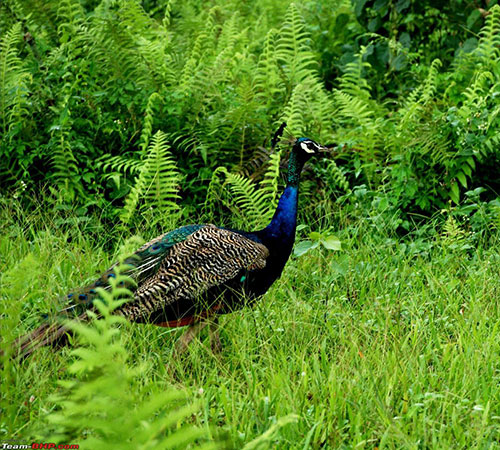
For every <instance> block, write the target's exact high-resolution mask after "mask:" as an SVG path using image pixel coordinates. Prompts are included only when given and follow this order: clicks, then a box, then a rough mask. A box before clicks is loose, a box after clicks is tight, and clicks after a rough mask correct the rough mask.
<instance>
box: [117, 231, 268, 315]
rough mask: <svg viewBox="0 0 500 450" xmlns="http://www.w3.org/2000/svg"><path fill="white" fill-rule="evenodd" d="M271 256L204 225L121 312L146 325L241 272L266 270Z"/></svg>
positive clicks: (175, 248) (175, 249) (233, 235)
mask: <svg viewBox="0 0 500 450" xmlns="http://www.w3.org/2000/svg"><path fill="white" fill-rule="evenodd" d="M268 256H269V250H268V249H267V247H265V246H264V245H262V244H260V243H258V242H255V241H252V240H251V239H248V238H246V237H245V236H243V235H241V234H239V233H235V232H233V231H229V230H224V229H221V228H218V227H216V226H214V225H206V226H203V227H202V228H200V229H199V230H197V231H195V232H194V233H192V234H191V235H190V236H189V237H188V238H186V239H185V240H184V241H182V242H179V243H178V244H175V245H174V246H173V247H172V248H171V250H170V252H169V254H168V255H167V256H166V257H165V259H164V260H163V261H162V262H161V264H160V266H159V268H158V271H157V272H156V273H155V274H154V275H152V276H151V277H150V278H148V279H147V280H144V282H143V283H141V285H140V286H139V287H138V289H137V290H136V291H135V293H134V300H133V301H131V302H128V303H126V304H124V305H123V306H122V308H121V310H120V313H121V314H122V315H124V316H125V317H127V318H128V319H129V320H131V321H139V322H142V321H145V322H146V321H148V319H149V318H150V317H153V316H156V315H158V312H159V311H164V310H166V307H168V306H169V305H172V304H174V303H176V302H181V301H182V302H189V301H191V302H192V303H193V304H194V303H195V302H196V300H197V299H200V298H202V297H203V295H204V293H206V292H207V291H208V290H209V289H211V288H214V287H217V286H223V285H224V284H225V283H227V282H228V281H230V280H232V279H233V278H234V277H236V276H237V275H238V273H239V272H241V271H242V270H256V269H263V268H264V267H265V265H266V258H267V257H268ZM171 319H172V320H174V319H178V317H172V318H171ZM168 320H170V318H168Z"/></svg>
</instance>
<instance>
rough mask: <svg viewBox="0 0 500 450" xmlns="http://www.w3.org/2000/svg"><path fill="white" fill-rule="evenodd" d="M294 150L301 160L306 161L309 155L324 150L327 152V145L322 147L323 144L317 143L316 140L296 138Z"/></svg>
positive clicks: (318, 153) (320, 152)
mask: <svg viewBox="0 0 500 450" xmlns="http://www.w3.org/2000/svg"><path fill="white" fill-rule="evenodd" d="M293 148H294V151H295V152H296V153H297V156H298V157H299V159H301V160H302V161H304V162H305V161H307V160H308V159H309V158H310V157H311V156H315V155H320V154H322V153H324V152H327V151H328V150H329V149H328V147H324V146H323V145H319V144H318V143H317V142H314V141H313V140H312V139H309V138H304V137H301V138H298V139H297V140H296V141H295V144H294V145H293Z"/></svg>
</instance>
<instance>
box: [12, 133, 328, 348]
mask: <svg viewBox="0 0 500 450" xmlns="http://www.w3.org/2000/svg"><path fill="white" fill-rule="evenodd" d="M284 127H285V124H282V125H281V127H280V129H279V130H278V132H277V133H276V134H275V136H274V138H273V147H274V145H275V144H276V141H277V139H278V138H279V136H280V135H281V134H282V133H283V129H284ZM292 142H293V141H292ZM326 151H328V147H324V146H322V145H319V144H317V143H316V142H315V141H313V140H312V139H309V138H304V137H302V138H298V139H296V140H295V141H294V143H293V147H292V150H291V153H290V159H289V164H288V180H287V185H286V188H285V190H284V192H283V193H282V195H281V197H280V199H279V202H278V205H277V208H276V211H275V212H274V215H273V217H272V220H271V222H270V223H269V225H267V226H266V227H265V228H263V229H260V230H257V231H240V230H235V229H230V228H222V227H217V226H215V225H211V224H196V225H187V226H183V227H180V228H177V229H175V230H173V231H170V232H167V233H165V234H163V235H161V236H158V237H156V238H155V239H153V240H152V241H150V242H148V243H147V244H145V245H143V246H142V247H141V248H139V249H138V250H137V251H136V252H135V253H134V254H133V255H132V256H131V257H129V258H127V259H126V260H125V261H124V262H125V264H127V267H130V269H128V270H127V275H129V276H130V277H131V278H133V279H134V281H135V283H134V286H133V287H131V286H127V287H128V288H129V289H131V290H133V298H132V299H131V300H130V301H128V302H125V303H123V304H122V305H121V306H120V307H119V308H118V309H116V310H115V311H114V313H115V314H119V315H121V316H123V317H125V318H126V319H128V320H129V321H131V322H136V323H149V324H154V325H158V326H163V327H184V326H189V328H188V331H187V332H186V333H185V335H184V337H183V339H181V341H179V346H178V349H179V350H180V351H182V350H184V349H185V348H186V347H187V345H188V344H189V342H190V341H191V340H192V339H193V337H194V336H195V335H196V334H197V333H198V332H199V331H200V330H201V328H203V327H204V326H205V325H206V324H207V323H209V322H210V320H211V318H214V317H215V318H216V317H217V315H218V314H223V313H228V312H232V311H234V310H237V309H239V308H241V307H243V306H244V305H251V304H252V303H254V302H255V301H256V300H257V299H258V298H259V297H261V296H262V295H263V294H264V293H265V292H266V291H267V290H268V289H269V287H270V286H271V285H272V284H273V282H274V281H275V280H276V279H277V278H278V277H279V276H280V275H281V273H282V271H283V268H284V267H285V264H286V262H287V260H288V258H289V256H290V253H291V251H292V247H293V244H294V240H295V230H296V226H297V205H298V195H299V178H300V173H301V171H302V168H303V166H304V164H305V163H306V162H307V161H308V160H309V159H310V158H311V157H312V156H315V155H320V154H322V153H323V152H326ZM115 266H116V264H114V265H113V266H112V267H111V268H110V269H109V270H107V271H106V272H104V274H103V275H102V276H101V277H100V278H99V279H98V280H97V281H95V282H94V283H92V284H91V285H89V286H87V287H86V288H83V289H80V290H79V291H76V292H72V293H69V294H68V295H67V305H66V306H65V308H64V309H63V310H61V311H60V313H59V317H63V318H66V319H67V318H78V319H80V320H87V319H88V310H93V309H94V310H95V306H94V305H93V303H94V301H95V300H96V298H98V292H97V288H104V289H109V287H110V284H109V279H110V278H112V277H116V274H115V271H114V268H115ZM67 333H68V329H67V326H66V325H65V324H64V322H61V320H57V321H52V322H50V321H48V320H46V321H45V322H44V323H43V324H42V325H40V326H39V327H38V328H37V329H35V330H34V331H32V332H31V333H29V334H28V335H26V336H24V337H21V338H19V339H18V341H17V350H18V354H19V355H20V356H21V357H25V356H27V355H29V354H30V353H32V352H33V351H34V350H35V349H36V348H38V347H41V346H44V345H49V344H55V343H57V342H61V341H62V340H64V339H63V338H64V337H65V336H66V334H67Z"/></svg>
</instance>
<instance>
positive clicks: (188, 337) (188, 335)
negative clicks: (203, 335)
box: [174, 320, 208, 356]
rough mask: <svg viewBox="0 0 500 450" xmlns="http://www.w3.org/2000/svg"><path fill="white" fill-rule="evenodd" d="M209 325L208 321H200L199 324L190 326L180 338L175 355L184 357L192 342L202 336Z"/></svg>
mask: <svg viewBox="0 0 500 450" xmlns="http://www.w3.org/2000/svg"><path fill="white" fill-rule="evenodd" d="M207 325H208V321H206V320H200V321H199V322H196V323H194V324H193V325H190V326H189V328H188V330H187V331H186V332H185V333H184V334H183V335H182V336H181V337H180V338H179V340H178V341H177V343H176V344H175V350H174V352H175V354H176V355H177V356H180V355H182V354H183V353H184V352H185V351H186V350H187V348H188V346H189V344H190V343H191V341H192V340H193V339H194V338H195V337H196V336H198V334H200V332H201V330H203V328H205V327H206V326H207Z"/></svg>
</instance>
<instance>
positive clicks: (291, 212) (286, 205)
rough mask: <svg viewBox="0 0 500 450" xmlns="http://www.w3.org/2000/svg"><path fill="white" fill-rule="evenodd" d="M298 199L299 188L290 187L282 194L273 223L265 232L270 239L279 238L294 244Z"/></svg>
mask: <svg viewBox="0 0 500 450" xmlns="http://www.w3.org/2000/svg"><path fill="white" fill-rule="evenodd" d="M298 198H299V189H298V186H293V185H288V186H287V187H286V189H285V191H284V192H283V194H281V197H280V200H279V203H278V207H277V208H276V211H275V213H274V216H273V219H272V220H271V223H270V224H269V225H268V226H267V227H266V228H265V229H264V230H263V231H264V232H265V234H266V235H267V236H268V237H270V238H278V239H280V240H281V241H289V240H291V241H292V243H293V241H294V239H295V227H296V226H297V202H298Z"/></svg>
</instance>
